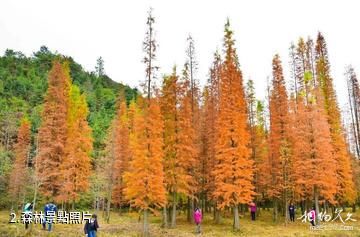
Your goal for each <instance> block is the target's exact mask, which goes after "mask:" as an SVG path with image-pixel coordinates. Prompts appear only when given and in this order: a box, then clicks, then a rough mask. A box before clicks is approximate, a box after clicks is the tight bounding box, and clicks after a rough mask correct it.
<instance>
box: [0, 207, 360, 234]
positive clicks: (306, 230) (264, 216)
mask: <svg viewBox="0 0 360 237" xmlns="http://www.w3.org/2000/svg"><path fill="white" fill-rule="evenodd" d="M349 210H350V209H349ZM9 214H10V213H9V211H0V237H13V236H14V237H15V236H16V237H17V236H19V237H20V236H21V237H23V236H24V237H26V236H29V237H30V236H34V237H43V236H48V237H55V236H66V237H80V236H85V235H84V232H83V225H82V224H78V225H76V224H73V225H66V224H55V226H54V229H53V231H52V232H51V233H49V232H47V231H44V230H42V229H41V225H40V224H37V225H33V226H32V227H31V229H30V230H27V231H25V230H24V225H23V224H20V223H16V224H10V223H8V221H9ZM341 216H342V217H343V220H344V221H345V219H346V213H345V212H343V213H342V215H341ZM299 217H300V213H298V215H297V217H296V218H299ZM351 218H352V219H355V220H356V221H347V222H345V224H342V222H341V221H339V220H337V221H334V222H327V223H323V224H322V226H324V227H327V228H329V227H335V228H338V227H340V228H341V226H343V225H345V226H351V228H353V230H310V224H309V223H308V222H307V223H302V222H301V220H299V219H296V220H295V223H289V224H287V225H285V224H284V222H283V221H281V222H280V221H279V222H278V223H274V222H273V221H272V219H271V212H270V211H266V210H261V213H260V216H259V217H258V218H257V220H256V221H251V220H250V216H249V213H246V214H245V216H243V217H242V218H241V219H240V228H241V230H240V231H238V232H234V231H232V218H231V217H224V218H222V223H221V224H218V225H216V224H214V222H213V220H212V215H211V214H206V215H205V217H204V221H203V223H202V234H199V235H196V234H195V233H194V232H195V226H194V225H192V224H189V223H188V222H187V221H186V216H185V214H184V213H181V214H180V215H179V216H178V218H177V226H176V228H174V229H163V228H161V227H160V226H161V216H152V217H151V219H150V231H151V236H152V237H163V236H164V237H165V236H169V237H191V236H201V237H203V236H208V237H235V236H259V237H263V236H271V237H276V236H279V237H280V236H281V237H285V236H296V237H305V236H306V237H307V236H324V237H325V236H333V237H345V236H360V211H358V212H356V213H354V214H353V215H352V216H351ZM98 220H99V225H100V228H99V230H98V233H97V237H115V236H119V237H130V236H134V237H135V236H140V234H139V233H140V232H141V227H142V225H141V222H139V215H138V214H137V213H124V214H122V215H121V216H120V215H119V214H118V213H115V212H113V213H111V219H110V223H109V224H106V223H104V221H103V219H102V217H101V213H99V215H98ZM281 220H284V217H281Z"/></svg>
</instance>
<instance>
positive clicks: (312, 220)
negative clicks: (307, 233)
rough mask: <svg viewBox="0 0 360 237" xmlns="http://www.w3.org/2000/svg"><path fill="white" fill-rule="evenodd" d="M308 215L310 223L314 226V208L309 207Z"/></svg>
mask: <svg viewBox="0 0 360 237" xmlns="http://www.w3.org/2000/svg"><path fill="white" fill-rule="evenodd" d="M308 217H309V220H310V223H311V225H312V226H315V218H316V213H315V208H312V209H309V213H308Z"/></svg>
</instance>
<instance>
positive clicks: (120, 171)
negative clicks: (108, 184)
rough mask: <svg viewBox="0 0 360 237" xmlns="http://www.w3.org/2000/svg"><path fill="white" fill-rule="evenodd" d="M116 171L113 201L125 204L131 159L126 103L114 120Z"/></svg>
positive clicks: (120, 106)
mask: <svg viewBox="0 0 360 237" xmlns="http://www.w3.org/2000/svg"><path fill="white" fill-rule="evenodd" d="M114 123H115V125H114V133H115V134H114V140H115V141H114V156H115V157H114V167H113V169H114V171H113V187H112V188H113V191H112V200H113V203H115V204H119V205H122V204H125V203H126V199H125V191H124V190H125V183H124V180H123V175H124V174H125V172H126V170H127V168H128V165H129V161H130V158H131V151H130V147H129V118H128V114H127V106H126V101H125V100H124V99H123V101H122V102H121V103H120V105H119V108H118V112H117V115H116V117H115V120H114Z"/></svg>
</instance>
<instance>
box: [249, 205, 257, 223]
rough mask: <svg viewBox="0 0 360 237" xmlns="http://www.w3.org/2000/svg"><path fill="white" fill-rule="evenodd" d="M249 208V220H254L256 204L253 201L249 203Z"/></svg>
mask: <svg viewBox="0 0 360 237" xmlns="http://www.w3.org/2000/svg"><path fill="white" fill-rule="evenodd" d="M249 209H250V213H251V220H253V221H255V216H256V215H255V214H256V204H255V203H254V202H252V203H250V205H249Z"/></svg>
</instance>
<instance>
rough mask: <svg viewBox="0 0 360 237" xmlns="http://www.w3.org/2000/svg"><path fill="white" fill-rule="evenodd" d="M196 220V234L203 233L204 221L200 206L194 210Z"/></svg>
mask: <svg viewBox="0 0 360 237" xmlns="http://www.w3.org/2000/svg"><path fill="white" fill-rule="evenodd" d="M194 221H195V224H196V230H195V233H196V234H200V233H201V226H200V224H201V221H202V213H201V210H200V208H198V207H197V208H196V209H195V212H194Z"/></svg>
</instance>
